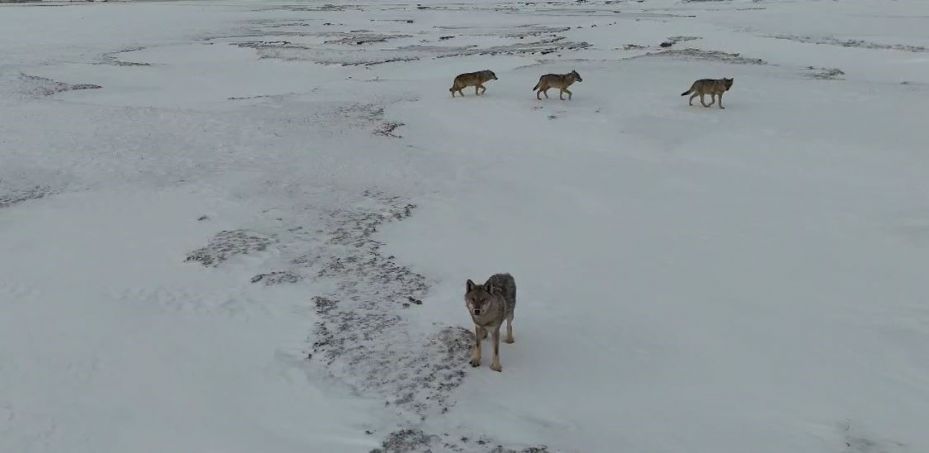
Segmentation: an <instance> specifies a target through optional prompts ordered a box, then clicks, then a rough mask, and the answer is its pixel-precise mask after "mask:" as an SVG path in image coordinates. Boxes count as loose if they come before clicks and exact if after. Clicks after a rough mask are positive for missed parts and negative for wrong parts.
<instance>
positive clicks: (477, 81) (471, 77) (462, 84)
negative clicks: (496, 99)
mask: <svg viewBox="0 0 929 453" xmlns="http://www.w3.org/2000/svg"><path fill="white" fill-rule="evenodd" d="M490 80H497V75H496V74H494V72H493V71H491V70H489V69H485V70H483V71H477V72H468V73H465V74H458V76H456V77H455V81H454V82H452V87H451V88H449V89H448V91H451V93H452V97H455V92H456V91H457V92H458V94H460V95H462V96H464V91H461V90H463V89H465V88H466V87H471V86H473V87H474V94H476V95H478V96H480V95H482V94H484V92H485V91H487V88H486V87H485V86H484V82H487V81H490ZM478 90H480V91H478Z"/></svg>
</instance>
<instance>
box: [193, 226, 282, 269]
mask: <svg viewBox="0 0 929 453" xmlns="http://www.w3.org/2000/svg"><path fill="white" fill-rule="evenodd" d="M273 242H274V240H273V239H272V238H271V237H268V236H264V235H260V234H257V233H253V232H250V231H245V230H232V231H220V232H219V233H217V234H216V236H214V237H213V239H210V242H209V243H208V244H207V245H206V247H203V248H199V249H197V250H194V251H192V252H190V253H188V254H187V258H186V259H185V260H184V261H195V262H198V263H200V264H202V265H204V266H206V267H216V266H218V265H219V264H220V263H222V262H223V261H226V260H228V259H229V258H232V257H233V256H236V255H248V254H250V253H255V252H262V251H264V250H266V249H267V248H268V246H269V245H271V244H272V243H273ZM260 280H261V279H259V281H260Z"/></svg>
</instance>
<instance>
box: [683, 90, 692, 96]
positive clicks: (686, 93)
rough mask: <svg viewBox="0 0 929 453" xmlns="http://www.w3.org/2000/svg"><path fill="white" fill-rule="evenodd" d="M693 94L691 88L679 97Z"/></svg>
mask: <svg viewBox="0 0 929 453" xmlns="http://www.w3.org/2000/svg"><path fill="white" fill-rule="evenodd" d="M693 92H694V89H693V88H691V89H689V90H687V91H685V92H683V93H681V96H687V95H688V94H690V93H693Z"/></svg>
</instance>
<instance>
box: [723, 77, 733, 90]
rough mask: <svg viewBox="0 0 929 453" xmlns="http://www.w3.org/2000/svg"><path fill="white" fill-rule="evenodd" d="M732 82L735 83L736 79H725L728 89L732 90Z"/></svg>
mask: <svg viewBox="0 0 929 453" xmlns="http://www.w3.org/2000/svg"><path fill="white" fill-rule="evenodd" d="M732 82H735V79H726V78H723V84H724V85H725V86H726V89H727V90H728V89H730V88H732Z"/></svg>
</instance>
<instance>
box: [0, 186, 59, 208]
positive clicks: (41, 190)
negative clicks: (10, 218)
mask: <svg viewBox="0 0 929 453" xmlns="http://www.w3.org/2000/svg"><path fill="white" fill-rule="evenodd" d="M3 186H4V185H3V184H0V209H2V208H8V207H10V206H13V205H15V204H19V203H22V202H24V201H28V200H37V199H39V198H44V197H45V196H47V195H49V194H51V193H52V190H51V188H49V187H47V186H30V187H20V188H14V187H8V188H4V187H3Z"/></svg>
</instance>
